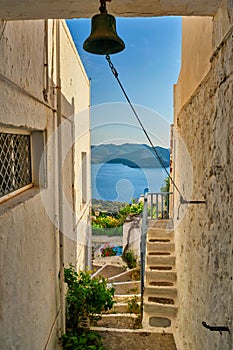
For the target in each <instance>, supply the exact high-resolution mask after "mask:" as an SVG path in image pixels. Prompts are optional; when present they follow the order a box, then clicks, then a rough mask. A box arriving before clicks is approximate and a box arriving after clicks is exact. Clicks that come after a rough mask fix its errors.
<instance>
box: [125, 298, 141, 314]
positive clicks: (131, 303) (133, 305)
mask: <svg viewBox="0 0 233 350" xmlns="http://www.w3.org/2000/svg"><path fill="white" fill-rule="evenodd" d="M127 309H128V312H129V313H130V314H139V313H140V312H141V310H140V305H139V303H138V297H137V296H136V295H134V296H133V297H132V298H131V299H129V300H128V305H127Z"/></svg>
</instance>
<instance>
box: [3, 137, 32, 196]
mask: <svg viewBox="0 0 233 350" xmlns="http://www.w3.org/2000/svg"><path fill="white" fill-rule="evenodd" d="M30 184H32V166H31V135H30V133H27V132H19V133H18V132H15V131H13V130H12V131H9V132H0V199H2V198H3V197H5V196H7V195H9V194H11V193H13V192H15V191H18V190H19V189H22V188H25V187H26V186H28V185H30Z"/></svg>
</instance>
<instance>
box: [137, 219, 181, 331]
mask: <svg viewBox="0 0 233 350" xmlns="http://www.w3.org/2000/svg"><path fill="white" fill-rule="evenodd" d="M175 262H176V258H175V244H174V233H173V228H172V222H171V221H170V220H154V221H153V220H152V221H149V226H148V232H147V242H146V271H145V289H144V313H143V328H145V329H154V330H155V329H156V330H158V331H159V328H162V329H164V328H168V329H167V330H169V331H172V328H173V327H174V326H175V319H176V314H177V289H176V277H177V276H176V270H175Z"/></svg>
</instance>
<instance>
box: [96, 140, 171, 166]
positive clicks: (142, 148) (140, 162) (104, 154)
mask: <svg viewBox="0 0 233 350" xmlns="http://www.w3.org/2000/svg"><path fill="white" fill-rule="evenodd" d="M155 148H156V151H157V152H158V154H159V156H160V158H161V159H162V161H163V163H164V165H165V166H166V167H169V165H170V150H169V149H168V148H162V147H159V146H156V147H155ZM91 158H92V164H98V163H107V162H108V163H121V164H124V165H127V166H129V167H132V168H159V167H161V164H160V162H159V160H158V159H157V158H156V157H155V153H154V151H153V149H152V147H150V146H148V145H145V144H132V143H125V144H122V145H115V144H101V145H98V146H91Z"/></svg>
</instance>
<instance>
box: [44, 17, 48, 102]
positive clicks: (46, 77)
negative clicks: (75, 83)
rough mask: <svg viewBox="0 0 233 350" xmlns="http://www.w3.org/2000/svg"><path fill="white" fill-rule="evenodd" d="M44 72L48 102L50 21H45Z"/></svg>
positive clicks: (45, 96)
mask: <svg viewBox="0 0 233 350" xmlns="http://www.w3.org/2000/svg"><path fill="white" fill-rule="evenodd" d="M44 50H45V52H44V72H45V88H44V89H43V96H44V100H45V101H46V102H48V93H49V33H48V19H45V21H44Z"/></svg>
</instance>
